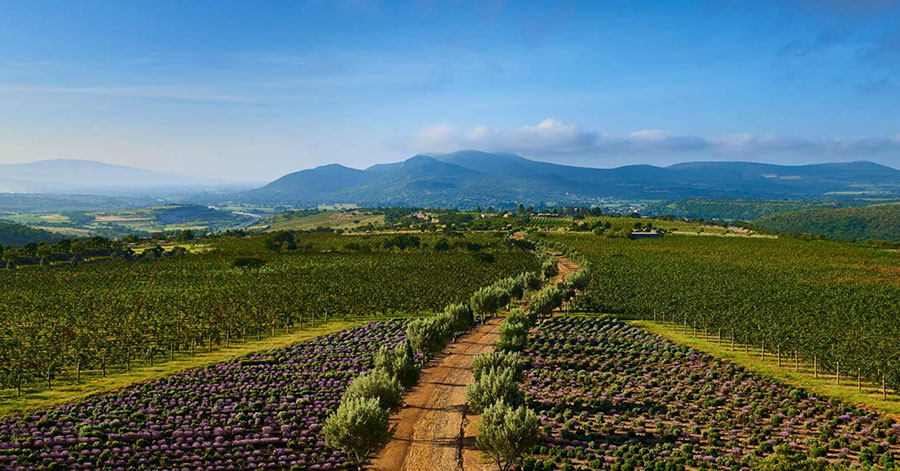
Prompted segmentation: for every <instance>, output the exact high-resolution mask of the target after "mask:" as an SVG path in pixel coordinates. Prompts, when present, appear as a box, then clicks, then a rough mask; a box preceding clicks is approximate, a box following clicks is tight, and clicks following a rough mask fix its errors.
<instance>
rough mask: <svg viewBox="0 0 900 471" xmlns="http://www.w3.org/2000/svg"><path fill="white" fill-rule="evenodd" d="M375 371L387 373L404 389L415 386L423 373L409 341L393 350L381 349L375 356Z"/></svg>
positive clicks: (385, 347)
mask: <svg viewBox="0 0 900 471" xmlns="http://www.w3.org/2000/svg"><path fill="white" fill-rule="evenodd" d="M375 369H376V370H381V371H384V372H386V373H387V374H388V375H389V376H390V377H391V378H393V379H395V380H396V381H397V382H398V383H400V385H401V386H403V387H404V388H411V387H412V386H414V385H415V384H416V383H417V382H418V381H419V375H420V374H421V372H422V370H421V369H420V368H419V365H418V364H416V359H415V352H414V351H413V347H412V345H411V344H410V343H409V342H408V341H407V342H403V343H402V344H400V345H397V346H396V347H395V348H394V349H393V350H391V348H390V347H388V346H384V347H381V350H379V351H378V354H377V355H375Z"/></svg>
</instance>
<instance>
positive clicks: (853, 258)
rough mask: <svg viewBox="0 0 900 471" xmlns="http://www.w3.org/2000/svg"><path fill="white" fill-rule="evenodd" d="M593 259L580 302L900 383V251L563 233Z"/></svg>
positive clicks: (591, 307) (833, 244) (558, 237)
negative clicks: (637, 239) (590, 279)
mask: <svg viewBox="0 0 900 471" xmlns="http://www.w3.org/2000/svg"><path fill="white" fill-rule="evenodd" d="M552 237H553V240H557V241H561V242H564V243H566V244H568V245H570V246H572V247H573V248H575V249H577V250H579V251H581V252H583V253H584V254H585V255H586V256H587V257H588V258H589V259H590V260H591V261H592V262H593V264H594V272H595V276H594V279H593V283H592V286H591V289H589V290H588V293H587V294H586V295H585V296H583V297H581V298H580V299H579V307H580V308H582V309H585V310H590V311H596V312H607V313H614V314H619V315H628V316H637V317H642V318H647V319H656V320H659V321H667V322H676V323H678V324H680V325H682V326H686V327H687V328H688V329H692V331H693V332H697V333H702V332H706V333H708V334H709V335H712V336H716V338H723V339H725V340H726V341H732V340H733V341H736V342H739V343H745V344H749V345H752V346H754V347H755V348H756V349H757V350H759V351H764V352H767V353H768V354H770V355H771V356H773V357H778V358H779V359H781V358H783V359H784V360H785V361H787V360H788V359H789V358H791V359H793V356H794V355H795V354H796V355H797V356H798V357H799V359H800V360H802V361H804V362H807V363H809V364H811V365H812V364H815V365H816V368H817V369H818V370H819V371H822V372H824V371H828V372H832V373H835V372H838V371H840V372H841V373H843V374H845V375H851V376H852V377H857V376H859V377H861V378H862V379H864V380H868V381H869V382H871V383H874V384H877V385H879V386H880V385H882V384H884V385H886V387H888V388H895V389H896V388H898V387H900V362H898V360H900V343H898V334H900V322H898V321H900V317H898V316H900V311H898V308H897V299H900V281H898V280H900V278H898V276H897V275H898V273H900V260H898V258H897V254H896V252H894V251H888V250H880V249H875V248H872V247H866V246H860V245H854V244H847V243H839V242H824V241H813V242H804V241H800V240H795V239H790V238H781V239H746V238H744V239H737V238H719V237H680V236H669V237H666V238H663V239H658V240H644V241H640V242H632V241H627V240H617V239H606V238H601V237H596V236H591V235H577V234H559V235H554V236H552Z"/></svg>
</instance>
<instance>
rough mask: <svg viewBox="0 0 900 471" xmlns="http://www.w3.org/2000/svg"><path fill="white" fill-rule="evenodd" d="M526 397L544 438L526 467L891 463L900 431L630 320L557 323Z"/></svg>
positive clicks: (533, 354) (550, 326)
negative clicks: (789, 459)
mask: <svg viewBox="0 0 900 471" xmlns="http://www.w3.org/2000/svg"><path fill="white" fill-rule="evenodd" d="M525 355H526V359H527V362H528V367H527V368H526V372H525V383H524V385H523V391H524V392H525V395H526V402H527V403H528V405H529V406H530V407H532V408H533V409H534V410H535V411H537V412H538V413H539V415H540V418H541V422H542V425H543V430H544V432H545V434H546V437H545V439H544V443H543V444H542V445H541V446H540V447H539V449H538V450H537V451H538V453H537V454H536V455H535V456H533V457H530V458H528V459H527V460H526V461H525V464H524V469H525V470H526V471H528V470H545V469H547V470H550V469H553V470H555V469H562V470H586V469H610V470H614V471H633V470H636V469H652V470H655V471H681V470H684V469H720V470H730V469H735V470H748V469H751V468H755V467H756V466H758V465H759V463H760V461H762V460H765V459H767V458H769V457H772V456H774V455H780V456H785V455H788V454H789V453H778V452H779V451H780V452H793V453H792V454H793V455H794V456H796V455H797V454H800V455H805V456H807V457H809V458H813V459H816V460H821V461H827V462H828V463H833V464H842V465H847V466H860V465H876V466H879V467H885V468H892V467H893V466H894V457H895V456H896V455H897V454H898V453H900V446H898V444H897V442H898V438H900V424H897V423H895V422H894V420H893V419H891V418H889V417H886V416H880V415H877V414H873V413H869V412H867V411H864V410H862V409H860V408H857V407H855V406H852V405H847V404H844V403H842V402H839V401H836V400H833V399H829V398H825V397H817V396H814V395H811V394H808V393H807V392H805V391H803V390H801V389H795V388H791V387H789V386H786V385H783V384H780V383H778V382H777V381H775V380H773V379H769V378H765V377H761V376H759V375H756V374H753V373H750V372H748V371H747V370H745V369H743V368H742V367H740V366H737V365H734V364H731V363H729V362H726V361H723V360H719V359H716V358H714V357H712V356H709V355H706V354H703V353H700V352H698V351H696V350H693V349H691V348H689V347H686V346H682V345H678V344H675V343H672V342H670V341H668V340H665V339H663V338H662V337H659V336H656V335H653V334H650V333H648V332H646V331H644V330H641V329H639V328H637V327H633V326H629V325H627V324H624V323H621V322H617V321H609V320H601V319H593V318H584V317H580V318H559V317H558V318H553V319H550V320H548V321H546V322H545V323H543V324H542V325H541V326H540V327H539V328H538V329H536V330H535V331H534V332H533V333H532V334H531V337H530V345H529V348H528V349H527V350H526V353H525Z"/></svg>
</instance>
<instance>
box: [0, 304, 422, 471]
mask: <svg viewBox="0 0 900 471" xmlns="http://www.w3.org/2000/svg"><path fill="white" fill-rule="evenodd" d="M404 333H405V323H404V322H402V321H378V322H371V323H368V324H366V325H364V326H361V327H358V328H355V329H351V330H348V331H344V332H341V333H338V334H333V335H329V336H326V337H320V338H318V339H315V340H311V341H308V342H304V343H300V344H296V345H293V346H291V347H287V348H284V349H279V350H272V351H268V352H262V353H257V354H254V355H251V356H248V357H244V358H241V359H238V360H234V361H231V362H226V363H220V364H216V365H212V366H209V367H207V368H202V369H195V370H189V371H186V372H183V373H180V374H177V375H174V376H170V377H166V378H162V379H160V380H157V381H152V382H148V383H143V384H136V385H134V386H130V387H128V388H125V389H122V390H120V391H116V392H112V393H108V394H103V395H98V396H95V397H92V398H88V399H86V400H84V401H82V402H78V403H74V404H70V405H66V406H63V407H59V408H56V409H52V410H48V411H42V412H38V413H33V414H31V415H26V416H24V417H19V418H10V419H6V420H4V421H2V422H0V469H3V470H10V471H26V470H28V471H44V470H50V471H52V470H70V469H72V470H77V469H90V470H109V471H126V470H190V471H237V470H247V469H260V470H267V469H277V470H288V469H289V470H329V469H341V468H343V467H344V462H345V461H346V460H345V457H344V456H342V455H341V453H340V452H338V451H336V450H333V449H329V448H328V447H327V446H326V445H325V443H324V441H323V440H324V439H323V436H322V433H321V429H322V427H323V423H324V421H325V418H326V417H327V416H328V414H330V413H331V412H332V411H333V410H334V409H336V408H337V406H338V404H339V403H340V400H341V396H342V395H343V392H344V389H345V388H346V386H347V385H348V384H349V383H350V382H351V381H352V380H353V378H355V377H356V376H358V375H359V374H360V373H362V372H364V371H366V370H367V369H369V368H370V367H371V366H372V361H373V356H374V355H375V353H376V352H377V351H378V349H379V348H380V347H381V346H382V345H395V344H398V343H400V342H401V341H402V340H403V337H404Z"/></svg>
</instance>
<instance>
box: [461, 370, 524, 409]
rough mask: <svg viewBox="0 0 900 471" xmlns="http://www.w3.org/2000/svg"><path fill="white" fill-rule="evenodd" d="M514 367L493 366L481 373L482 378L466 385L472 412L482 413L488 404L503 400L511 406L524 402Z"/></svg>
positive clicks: (467, 398) (467, 397)
mask: <svg viewBox="0 0 900 471" xmlns="http://www.w3.org/2000/svg"><path fill="white" fill-rule="evenodd" d="M515 377H516V372H515V370H514V369H513V368H492V369H490V370H487V372H484V373H482V374H481V380H479V381H476V382H474V383H472V384H470V385H469V386H468V387H466V400H467V401H468V403H469V408H470V409H471V410H472V412H474V413H476V414H480V413H481V412H482V411H484V410H485V409H486V408H487V407H488V406H490V405H491V404H493V403H495V402H497V401H501V400H502V401H503V402H505V403H506V404H509V405H510V406H519V405H521V404H522V392H521V391H519V385H518V384H516V380H515Z"/></svg>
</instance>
